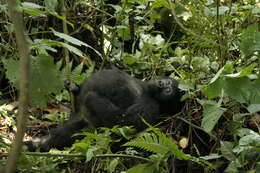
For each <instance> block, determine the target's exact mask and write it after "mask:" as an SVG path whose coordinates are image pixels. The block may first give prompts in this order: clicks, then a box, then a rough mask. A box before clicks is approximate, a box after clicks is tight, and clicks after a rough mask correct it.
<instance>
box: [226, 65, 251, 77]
mask: <svg viewBox="0 0 260 173" xmlns="http://www.w3.org/2000/svg"><path fill="white" fill-rule="evenodd" d="M255 66H256V64H253V65H250V66H247V67H245V68H243V69H242V70H241V71H240V72H238V73H235V74H227V75H225V76H227V77H231V78H239V77H245V76H247V75H250V74H252V71H253V70H254V68H255Z"/></svg>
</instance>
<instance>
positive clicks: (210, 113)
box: [201, 103, 226, 133]
mask: <svg viewBox="0 0 260 173" xmlns="http://www.w3.org/2000/svg"><path fill="white" fill-rule="evenodd" d="M202 106H203V119H202V124H201V127H202V128H203V129H204V130H205V131H206V132H208V133H210V132H211V131H212V129H213V128H214V127H215V125H216V124H217V122H218V120H219V118H220V117H221V116H222V114H223V113H224V112H225V111H226V109H225V108H222V107H220V106H219V105H218V104H217V103H216V104H204V105H202Z"/></svg>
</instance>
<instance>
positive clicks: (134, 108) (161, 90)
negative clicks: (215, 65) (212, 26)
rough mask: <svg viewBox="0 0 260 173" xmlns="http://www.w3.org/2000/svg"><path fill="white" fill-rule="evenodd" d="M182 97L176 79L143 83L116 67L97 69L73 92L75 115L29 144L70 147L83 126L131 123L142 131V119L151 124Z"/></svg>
mask: <svg viewBox="0 0 260 173" xmlns="http://www.w3.org/2000/svg"><path fill="white" fill-rule="evenodd" d="M181 96H182V94H181V92H180V90H179V89H178V82H177V81H176V80H174V79H171V78H168V77H158V78H156V79H154V80H150V81H148V82H144V81H141V80H139V79H136V78H132V77H131V76H130V75H128V74H127V73H125V72H124V71H121V70H119V69H106V70H102V71H99V72H96V73H94V74H93V75H92V76H90V77H89V78H87V79H86V80H85V81H84V82H83V83H82V84H81V85H80V86H79V88H78V89H77V91H75V97H76V104H77V105H75V108H76V110H75V113H73V114H74V115H75V116H73V117H72V118H71V119H70V120H69V121H68V122H66V123H65V124H64V125H61V126H60V127H58V128H56V129H53V130H52V131H51V133H50V134H49V135H48V136H47V137H43V138H42V140H40V141H44V142H38V143H37V145H36V144H34V143H33V144H32V146H39V147H40V148H41V149H42V150H43V151H48V150H49V149H50V148H52V147H54V148H58V149H61V148H63V147H64V146H69V145H71V144H72V142H73V140H72V139H71V137H70V136H71V135H72V134H73V133H75V132H76V131H79V130H80V129H82V128H83V127H85V126H89V127H113V126H114V125H131V126H134V127H135V128H136V129H137V130H143V129H144V128H145V125H144V123H143V122H142V118H143V119H145V120H146V121H147V122H148V123H150V124H154V123H156V122H157V120H158V118H159V115H160V114H162V113H168V114H172V113H175V112H177V111H179V110H180V104H181V103H180V98H181ZM61 132H62V133H61ZM64 139H67V140H66V141H64ZM59 141H63V142H62V143H61V142H59ZM33 148H35V147H33Z"/></svg>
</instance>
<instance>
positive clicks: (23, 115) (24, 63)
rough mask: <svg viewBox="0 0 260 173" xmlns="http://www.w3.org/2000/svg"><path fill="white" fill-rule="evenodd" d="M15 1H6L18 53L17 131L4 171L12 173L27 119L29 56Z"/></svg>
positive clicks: (19, 11)
mask: <svg viewBox="0 0 260 173" xmlns="http://www.w3.org/2000/svg"><path fill="white" fill-rule="evenodd" d="M17 2H18V1H16V0H8V1H7V3H8V10H9V14H10V17H11V20H12V21H13V24H14V30H15V36H16V41H17V46H18V50H19V55H20V90H19V91H20V93H19V94H20V95H19V110H18V111H19V115H18V118H17V133H16V137H15V140H14V142H13V145H12V148H11V151H10V154H9V157H8V159H7V162H6V167H5V173H13V172H14V171H15V169H16V162H17V158H18V155H19V153H20V151H21V147H22V140H23V137H24V133H25V130H26V122H27V119H28V117H27V116H28V102H29V101H28V99H29V97H28V95H29V89H28V88H29V84H28V82H29V71H30V57H29V47H28V43H27V40H26V37H25V32H24V25H23V16H22V9H21V7H20V6H19V5H18V3H17Z"/></svg>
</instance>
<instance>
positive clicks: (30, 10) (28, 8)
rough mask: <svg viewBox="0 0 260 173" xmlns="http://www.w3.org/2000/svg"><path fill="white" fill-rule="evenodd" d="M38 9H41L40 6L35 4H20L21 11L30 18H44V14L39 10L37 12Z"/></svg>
mask: <svg viewBox="0 0 260 173" xmlns="http://www.w3.org/2000/svg"><path fill="white" fill-rule="evenodd" d="M40 8H42V9H43V7H42V6H40V5H38V4H35V3H31V2H23V3H22V9H23V11H24V12H25V13H27V14H30V15H32V16H37V17H38V16H40V17H43V16H45V14H44V12H42V11H41V10H39V9H40Z"/></svg>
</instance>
